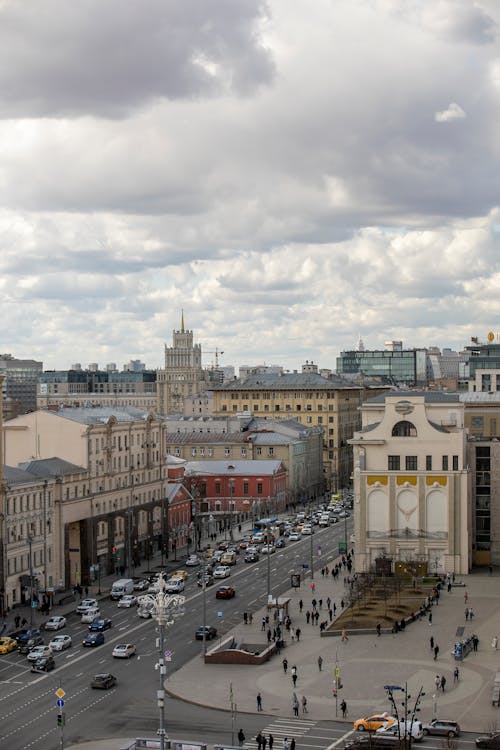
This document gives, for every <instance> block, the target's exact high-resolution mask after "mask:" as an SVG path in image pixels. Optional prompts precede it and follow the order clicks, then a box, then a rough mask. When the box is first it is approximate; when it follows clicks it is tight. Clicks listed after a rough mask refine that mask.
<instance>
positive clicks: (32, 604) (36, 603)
mask: <svg viewBox="0 0 500 750" xmlns="http://www.w3.org/2000/svg"><path fill="white" fill-rule="evenodd" d="M31 606H32V608H33V609H36V608H37V607H38V602H36V601H35V600H33V601H32V602H31Z"/></svg>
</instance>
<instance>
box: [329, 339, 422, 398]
mask: <svg viewBox="0 0 500 750" xmlns="http://www.w3.org/2000/svg"><path fill="white" fill-rule="evenodd" d="M398 343H399V342H398ZM426 365H427V354H426V350H425V349H403V348H402V346H401V347H399V346H394V342H392V344H391V346H390V348H386V349H381V350H371V351H369V350H366V349H361V350H359V349H357V350H352V351H346V352H341V353H340V356H339V357H337V375H340V376H343V377H348V378H367V379H375V378H376V379H378V380H380V382H381V383H386V384H388V385H393V386H408V387H410V388H414V387H417V386H420V387H422V386H425V385H426V384H427V367H426Z"/></svg>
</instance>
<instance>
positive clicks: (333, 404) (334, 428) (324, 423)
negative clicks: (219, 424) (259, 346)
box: [213, 372, 377, 489]
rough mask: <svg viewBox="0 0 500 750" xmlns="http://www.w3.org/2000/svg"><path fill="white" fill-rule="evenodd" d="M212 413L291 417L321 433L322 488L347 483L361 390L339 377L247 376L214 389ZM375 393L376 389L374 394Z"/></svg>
mask: <svg viewBox="0 0 500 750" xmlns="http://www.w3.org/2000/svg"><path fill="white" fill-rule="evenodd" d="M213 392H214V415H215V416H219V417H221V416H226V415H231V414H232V415H233V416H236V415H237V414H242V415H251V416H254V417H264V418H272V419H281V418H283V419H294V420H297V421H298V422H299V423H300V424H302V425H303V426H304V427H306V428H307V427H319V428H320V429H321V431H322V433H323V470H324V479H325V482H324V488H323V489H330V488H331V489H336V488H337V487H339V486H345V485H346V484H348V483H349V481H350V476H351V473H352V452H351V449H350V448H349V446H348V443H347V441H348V439H349V438H351V437H352V436H353V434H354V431H355V430H356V429H358V428H359V426H360V416H359V406H360V404H361V401H362V398H363V394H364V392H365V390H364V389H363V388H362V387H361V386H356V385H353V384H351V383H348V382H346V381H345V380H343V379H341V378H337V377H332V378H328V379H327V378H323V377H321V375H318V374H316V373H310V372H307V373H297V372H295V373H283V374H281V375H269V374H260V375H250V376H248V377H247V378H245V379H243V380H242V379H241V378H240V379H238V380H234V381H232V382H231V383H224V384H223V385H221V386H218V387H215V388H213ZM375 392H377V391H375Z"/></svg>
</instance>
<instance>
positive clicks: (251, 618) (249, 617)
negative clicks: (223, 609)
mask: <svg viewBox="0 0 500 750" xmlns="http://www.w3.org/2000/svg"><path fill="white" fill-rule="evenodd" d="M248 622H249V623H250V625H251V624H252V622H253V614H252V613H251V612H250V614H249V615H248Z"/></svg>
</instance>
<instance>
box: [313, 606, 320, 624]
mask: <svg viewBox="0 0 500 750" xmlns="http://www.w3.org/2000/svg"><path fill="white" fill-rule="evenodd" d="M318 620H319V612H318V610H316V612H315V613H314V621H315V624H316V625H317V624H318Z"/></svg>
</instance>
